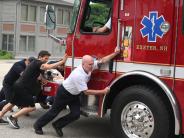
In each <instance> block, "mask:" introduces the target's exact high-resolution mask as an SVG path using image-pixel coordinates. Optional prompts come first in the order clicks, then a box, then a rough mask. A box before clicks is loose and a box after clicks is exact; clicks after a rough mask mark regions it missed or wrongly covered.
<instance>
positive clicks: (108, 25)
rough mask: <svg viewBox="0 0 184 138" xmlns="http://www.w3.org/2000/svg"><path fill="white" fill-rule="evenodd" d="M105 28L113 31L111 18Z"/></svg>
mask: <svg viewBox="0 0 184 138" xmlns="http://www.w3.org/2000/svg"><path fill="white" fill-rule="evenodd" d="M105 26H106V27H107V28H108V29H111V18H109V20H108V22H107V23H106V24H105Z"/></svg>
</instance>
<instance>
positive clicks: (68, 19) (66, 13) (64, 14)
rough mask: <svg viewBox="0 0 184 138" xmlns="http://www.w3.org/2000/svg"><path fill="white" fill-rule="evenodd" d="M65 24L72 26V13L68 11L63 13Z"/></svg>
mask: <svg viewBox="0 0 184 138" xmlns="http://www.w3.org/2000/svg"><path fill="white" fill-rule="evenodd" d="M63 24H64V25H69V24H70V12H69V11H68V10H64V12H63Z"/></svg>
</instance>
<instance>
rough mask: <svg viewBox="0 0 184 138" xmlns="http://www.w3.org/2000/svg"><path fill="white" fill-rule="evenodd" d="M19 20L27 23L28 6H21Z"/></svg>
mask: <svg viewBox="0 0 184 138" xmlns="http://www.w3.org/2000/svg"><path fill="white" fill-rule="evenodd" d="M21 20H22V21H27V20H28V6H27V5H22V7H21Z"/></svg>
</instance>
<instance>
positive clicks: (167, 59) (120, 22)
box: [53, 0, 184, 138]
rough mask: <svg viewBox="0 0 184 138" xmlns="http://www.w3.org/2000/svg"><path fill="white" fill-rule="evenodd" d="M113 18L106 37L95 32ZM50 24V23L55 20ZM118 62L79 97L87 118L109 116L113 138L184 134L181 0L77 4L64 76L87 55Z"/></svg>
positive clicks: (83, 1)
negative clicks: (93, 92)
mask: <svg viewBox="0 0 184 138" xmlns="http://www.w3.org/2000/svg"><path fill="white" fill-rule="evenodd" d="M110 18H111V28H110V30H109V31H107V32H103V33H97V32H93V28H94V27H96V26H98V27H99V26H104V24H105V23H106V22H107V21H108V20H109V19H110ZM53 23H54V21H53ZM115 47H119V48H120V49H121V53H120V55H119V57H117V58H116V59H113V61H111V62H109V63H108V64H106V65H104V66H102V67H101V68H100V69H99V70H97V71H95V72H94V73H93V74H92V77H91V80H90V82H89V88H90V89H103V88H105V87H106V86H110V93H109V94H107V95H104V96H85V95H82V96H81V103H82V105H81V110H82V111H83V113H86V114H87V115H97V116H99V117H103V116H104V115H105V114H106V113H107V111H110V114H111V117H110V118H111V126H112V130H113V133H114V136H115V137H117V138H172V137H173V136H174V135H177V136H181V137H182V134H183V133H184V127H183V126H184V112H183V110H184V92H183V91H184V54H183V52H184V5H183V1H182V0H149V1H148V0H75V2H74V7H73V16H72V19H71V24H70V31H69V33H68V36H67V39H66V53H67V54H68V55H69V58H68V60H67V63H66V68H65V77H67V76H68V75H69V74H70V73H71V71H72V70H73V69H74V68H75V67H77V66H78V65H79V64H80V63H81V58H82V56H83V55H85V54H89V55H92V56H94V57H95V58H101V57H104V56H106V55H108V54H110V53H112V52H113V50H114V49H115Z"/></svg>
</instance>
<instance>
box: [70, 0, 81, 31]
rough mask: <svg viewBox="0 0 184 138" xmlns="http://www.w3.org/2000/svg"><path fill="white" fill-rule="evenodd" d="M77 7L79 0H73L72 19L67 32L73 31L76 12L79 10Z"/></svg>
mask: <svg viewBox="0 0 184 138" xmlns="http://www.w3.org/2000/svg"><path fill="white" fill-rule="evenodd" d="M79 7H80V0H75V2H74V6H73V13H72V20H71V22H70V29H69V33H73V32H74V29H75V24H76V21H77V16H78V12H79Z"/></svg>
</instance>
